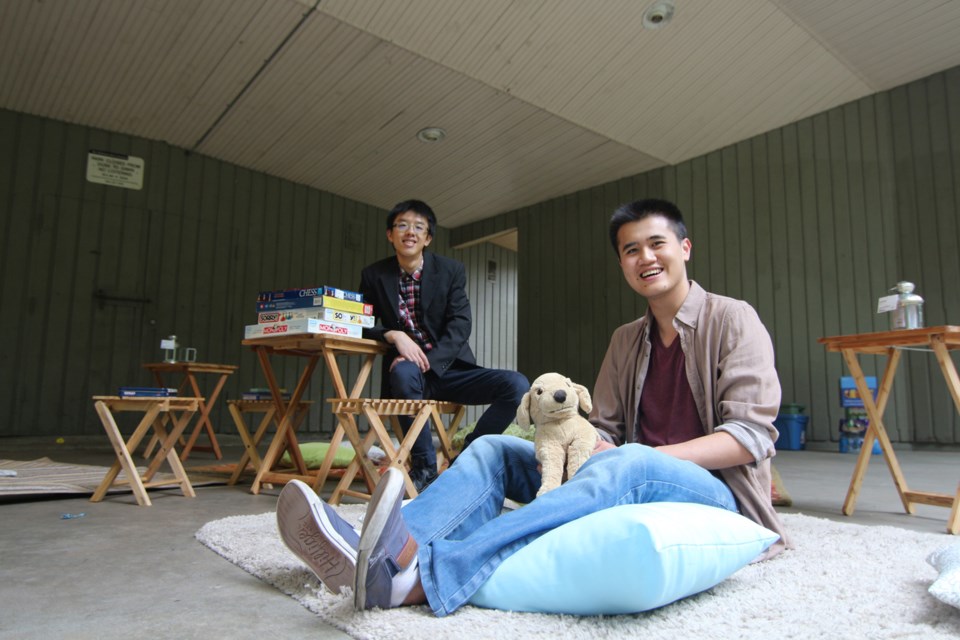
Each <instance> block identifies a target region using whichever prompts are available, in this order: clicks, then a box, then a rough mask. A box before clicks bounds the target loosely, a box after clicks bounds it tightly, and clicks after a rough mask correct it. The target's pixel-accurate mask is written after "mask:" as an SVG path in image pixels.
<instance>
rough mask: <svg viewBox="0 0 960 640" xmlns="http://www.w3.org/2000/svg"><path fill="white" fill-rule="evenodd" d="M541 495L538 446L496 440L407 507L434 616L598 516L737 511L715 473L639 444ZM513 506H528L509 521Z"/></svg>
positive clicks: (469, 452)
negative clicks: (548, 536)
mask: <svg viewBox="0 0 960 640" xmlns="http://www.w3.org/2000/svg"><path fill="white" fill-rule="evenodd" d="M539 488H540V473H539V472H538V471H537V461H536V458H535V457H534V453H533V443H532V442H529V441H527V440H523V439H521V438H515V437H512V436H502V435H489V436H484V437H482V438H478V439H477V440H475V441H474V442H473V444H471V445H470V446H469V447H467V448H466V449H465V450H464V451H463V453H461V454H460V455H459V456H458V457H457V459H456V462H454V464H453V465H452V466H451V467H450V468H449V469H448V470H447V471H445V472H444V473H442V474H440V477H439V478H437V480H436V481H435V482H434V483H433V484H432V485H430V486H429V487H428V488H427V489H426V490H425V491H424V492H423V493H421V494H420V496H419V497H417V498H416V499H415V500H412V501H411V502H409V503H408V504H407V505H406V506H405V507H404V508H403V519H404V521H405V522H406V525H407V527H408V528H409V530H410V533H411V535H413V538H414V540H416V541H417V544H418V546H419V550H418V552H417V554H418V560H419V562H420V580H421V582H422V583H423V590H424V592H425V593H426V596H427V600H428V602H429V603H430V607H431V608H432V609H433V612H434V614H436V615H437V616H445V615H447V614H449V613H452V612H454V611H456V610H457V609H458V608H459V607H461V606H463V605H464V604H466V603H467V601H468V600H469V599H470V597H471V596H473V594H474V593H475V592H476V591H477V590H478V589H479V588H480V587H481V586H482V585H483V583H484V582H486V581H487V579H488V578H489V577H490V575H491V574H492V573H493V572H494V570H495V569H496V568H497V567H498V566H499V565H500V563H501V562H503V561H504V560H505V559H506V558H508V557H509V556H510V555H511V554H513V553H515V552H516V551H518V550H520V549H521V548H522V547H524V546H525V545H527V544H529V543H530V542H532V541H533V540H536V539H537V538H538V537H539V536H541V535H543V534H544V533H546V532H547V531H550V530H551V529H555V528H557V527H559V526H560V525H562V524H565V523H567V522H570V521H572V520H576V519H577V518H580V517H582V516H585V515H588V514H590V513H593V512H595V511H600V510H602V509H606V508H608V507H614V506H617V505H621V504H639V503H644V502H696V503H700V504H706V505H710V506H714V507H721V508H724V509H729V510H731V511H736V510H737V506H736V502H735V500H734V498H733V494H732V493H731V492H730V489H729V488H728V487H727V485H726V484H724V483H723V482H722V481H721V480H719V479H718V478H716V477H714V476H713V474H711V473H710V472H709V471H707V470H705V469H703V468H702V467H700V466H698V465H696V464H694V463H692V462H687V461H684V460H678V459H676V458H674V457H672V456H668V455H666V454H664V453H660V452H659V451H656V450H655V449H652V448H651V447H647V446H644V445H640V444H628V445H624V446H621V447H618V448H616V449H611V450H609V451H604V452H602V453H599V454H597V455H594V456H593V457H591V458H590V459H589V460H588V461H587V462H586V464H584V465H583V466H582V467H581V468H580V470H579V471H578V472H577V474H576V475H575V476H574V477H573V478H572V479H571V480H569V481H567V482H566V483H564V484H563V485H561V486H560V487H559V488H558V489H554V490H553V491H551V492H549V493H546V494H544V495H543V496H541V497H539V498H537V499H536V500H534V497H535V496H536V494H537V490H538V489H539ZM504 498H510V499H512V500H515V501H517V502H520V503H528V504H524V506H523V507H521V508H519V509H516V510H513V511H510V512H508V513H505V514H503V515H500V512H501V507H502V505H503V500H504Z"/></svg>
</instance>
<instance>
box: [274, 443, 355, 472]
mask: <svg viewBox="0 0 960 640" xmlns="http://www.w3.org/2000/svg"><path fill="white" fill-rule="evenodd" d="M329 449H330V443H329V442H304V443H301V444H300V455H302V456H303V462H304V463H305V464H306V465H307V469H319V468H320V467H321V466H323V459H324V458H325V457H326V455H327V451H328V450H329ZM351 460H353V447H351V446H350V445H348V444H344V445H340V447H338V448H337V454H336V455H335V456H334V457H333V468H334V469H343V468H345V467H346V466H347V465H349V464H350V461H351ZM280 461H281V462H282V463H283V464H286V465H292V464H293V460H292V459H291V458H290V452H289V451H288V452H285V453H284V454H283V457H282V458H281V459H280Z"/></svg>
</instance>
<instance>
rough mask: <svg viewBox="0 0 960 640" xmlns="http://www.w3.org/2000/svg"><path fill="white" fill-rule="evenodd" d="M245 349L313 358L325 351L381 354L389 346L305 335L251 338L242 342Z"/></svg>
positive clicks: (330, 334)
mask: <svg viewBox="0 0 960 640" xmlns="http://www.w3.org/2000/svg"><path fill="white" fill-rule="evenodd" d="M241 344H242V345H244V346H245V347H266V348H267V350H268V351H270V352H271V353H279V354H285V355H304V356H313V355H316V354H318V353H322V352H324V351H335V352H342V353H360V354H364V353H366V354H374V355H376V354H381V353H386V351H387V346H386V345H385V344H383V343H382V342H378V341H376V340H370V339H367V338H350V337H346V336H337V335H334V334H332V333H304V334H299V335H288V336H270V337H267V338H250V339H249V340H244V341H243V342H241Z"/></svg>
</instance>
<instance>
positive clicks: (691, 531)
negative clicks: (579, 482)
mask: <svg viewBox="0 0 960 640" xmlns="http://www.w3.org/2000/svg"><path fill="white" fill-rule="evenodd" d="M520 508H521V509H522V508H523V507H520ZM778 538H779V536H778V535H777V534H776V533H774V532H772V531H770V530H768V529H765V528H764V527H761V526H760V525H758V524H756V523H755V522H753V521H752V520H749V519H747V518H746V517H744V516H741V515H740V514H737V513H734V512H732V511H727V510H725V509H720V508H717V507H707V506H704V505H700V504H690V503H679V502H654V503H649V504H630V505H621V506H619V507H611V508H610V509H604V510H603V511H598V512H596V513H593V514H590V515H588V516H585V517H583V518H580V519H578V520H574V521H573V522H569V523H567V524H565V525H563V526H562V527H558V528H556V529H554V530H553V531H550V532H548V533H546V534H544V535H543V536H541V537H539V538H537V539H536V540H535V541H533V542H532V543H530V544H529V545H527V546H526V547H524V548H523V549H521V550H520V551H518V552H517V553H515V554H513V555H512V556H510V557H509V558H507V559H506V560H505V561H504V562H503V564H501V565H500V566H499V567H497V570H496V571H494V572H493V575H492V576H490V579H489V580H487V582H486V583H485V584H484V585H483V586H482V587H480V590H479V591H477V592H476V593H475V594H474V595H473V597H472V598H471V599H470V602H471V603H472V604H475V605H477V606H480V607H488V608H492V609H504V610H507V611H539V612H544V613H569V614H579V615H601V614H620V613H636V612H639V611H647V610H650V609H655V608H657V607H662V606H663V605H665V604H669V603H671V602H673V601H675V600H679V599H680V598H685V597H686V596H689V595H693V594H695V593H699V592H700V591H704V590H706V589H709V588H710V587H713V586H714V585H716V584H718V583H719V582H721V581H722V580H724V579H726V578H727V577H729V576H730V575H731V574H733V573H734V572H735V571H737V570H738V569H740V568H741V567H743V566H745V565H746V564H748V563H749V562H750V561H751V560H754V559H755V558H756V557H757V556H759V555H760V554H761V553H762V552H763V551H764V550H766V548H767V547H769V546H770V545H771V544H773V543H774V542H776V541H777V539H778Z"/></svg>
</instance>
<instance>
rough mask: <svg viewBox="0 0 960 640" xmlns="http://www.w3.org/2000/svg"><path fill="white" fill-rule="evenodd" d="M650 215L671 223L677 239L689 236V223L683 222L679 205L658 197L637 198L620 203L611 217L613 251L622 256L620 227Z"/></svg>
mask: <svg viewBox="0 0 960 640" xmlns="http://www.w3.org/2000/svg"><path fill="white" fill-rule="evenodd" d="M650 216H663V217H664V218H666V219H667V221H668V222H669V223H670V227H671V228H672V229H673V233H674V234H676V236H677V240H683V239H685V238H686V237H687V225H685V224H684V222H683V214H682V213H680V209H679V208H677V205H675V204H673V203H672V202H670V201H669V200H658V199H656V198H647V199H645V200H637V201H635V202H629V203H627V204H623V205H620V206H619V207H618V208H617V210H616V211H614V212H613V216H611V217H610V244H611V245H613V252H614V253H615V254H617V258H619V257H620V247H618V246H617V234H618V233H620V227H622V226H623V225H625V224H627V223H629V222H639V221H640V220H643V219H644V218H648V217H650Z"/></svg>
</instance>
